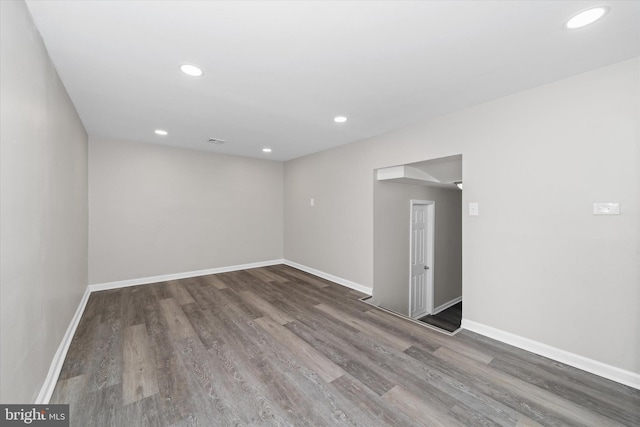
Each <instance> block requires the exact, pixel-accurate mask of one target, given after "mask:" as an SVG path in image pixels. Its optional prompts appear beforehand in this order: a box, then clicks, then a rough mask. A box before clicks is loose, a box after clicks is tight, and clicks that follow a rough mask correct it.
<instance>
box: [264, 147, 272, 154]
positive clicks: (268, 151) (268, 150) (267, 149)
mask: <svg viewBox="0 0 640 427" xmlns="http://www.w3.org/2000/svg"><path fill="white" fill-rule="evenodd" d="M262 152H263V153H270V152H271V148H267V147H265V148H263V149H262Z"/></svg>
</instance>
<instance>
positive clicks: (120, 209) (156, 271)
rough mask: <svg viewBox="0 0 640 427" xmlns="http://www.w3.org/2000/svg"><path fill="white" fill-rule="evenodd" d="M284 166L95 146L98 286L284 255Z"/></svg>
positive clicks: (92, 225) (122, 145) (92, 256)
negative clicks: (99, 284)
mask: <svg viewBox="0 0 640 427" xmlns="http://www.w3.org/2000/svg"><path fill="white" fill-rule="evenodd" d="M282 168H283V166H282V163H281V162H274V161H269V160H260V159H249V158H243V157H236V156H226V155H220V154H214V153H205V152H199V151H193V150H182V149H178V148H170V147H164V146H158V145H152V144H143V143H135V142H129V141H113V140H101V139H95V138H91V139H90V142H89V231H90V233H89V236H90V238H89V283H91V284H97V283H107V282H112V281H119V280H130V279H137V278H143V277H150V276H160V275H165V274H174V273H184V272H190V271H196V270H204V269H210V268H216V267H226V266H232V265H239V264H249V263H253V262H259V261H269V260H273V259H281V258H282V239H283V232H282Z"/></svg>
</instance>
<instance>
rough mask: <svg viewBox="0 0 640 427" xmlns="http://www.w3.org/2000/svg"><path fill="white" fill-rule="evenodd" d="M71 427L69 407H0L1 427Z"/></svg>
mask: <svg viewBox="0 0 640 427" xmlns="http://www.w3.org/2000/svg"><path fill="white" fill-rule="evenodd" d="M4 426H7V427H9V426H38V427H69V405H0V427H4Z"/></svg>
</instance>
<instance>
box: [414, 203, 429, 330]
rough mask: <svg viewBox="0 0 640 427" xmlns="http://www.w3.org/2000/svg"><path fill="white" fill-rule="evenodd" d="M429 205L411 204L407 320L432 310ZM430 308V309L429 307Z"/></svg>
mask: <svg viewBox="0 0 640 427" xmlns="http://www.w3.org/2000/svg"><path fill="white" fill-rule="evenodd" d="M432 239H433V203H430V204H418V203H415V202H412V203H411V250H410V253H411V283H410V291H409V317H412V318H414V319H415V318H420V317H422V316H425V315H427V314H431V311H432V310H433V307H432V306H433V302H432V299H433V298H432V295H431V293H432V292H433V269H432V267H433V265H432V264H433V262H432V260H433V240H432ZM430 307H431V308H430Z"/></svg>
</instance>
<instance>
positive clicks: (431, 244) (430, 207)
mask: <svg viewBox="0 0 640 427" xmlns="http://www.w3.org/2000/svg"><path fill="white" fill-rule="evenodd" d="M415 205H425V206H426V207H427V225H426V227H427V239H426V241H425V243H424V244H425V246H426V247H425V250H426V253H427V257H426V262H427V265H428V266H429V269H428V270H427V292H426V298H427V303H426V306H427V315H429V314H433V304H434V283H433V282H434V277H435V265H434V259H435V256H434V252H435V222H436V202H435V201H434V200H414V199H412V200H410V201H409V317H411V307H412V304H411V303H412V302H413V301H412V299H411V295H412V292H411V286H412V280H411V274H412V271H411V260H412V259H413V239H412V238H411V228H412V223H413V207H414V206H415Z"/></svg>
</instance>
